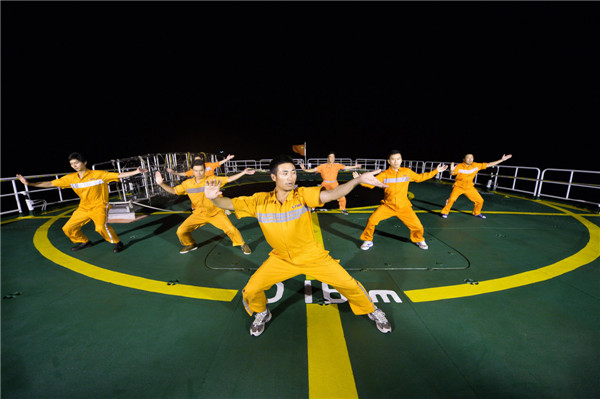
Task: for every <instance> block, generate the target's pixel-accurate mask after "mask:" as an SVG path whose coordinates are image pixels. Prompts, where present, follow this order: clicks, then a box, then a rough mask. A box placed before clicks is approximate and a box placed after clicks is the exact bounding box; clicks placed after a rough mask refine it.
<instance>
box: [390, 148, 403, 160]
mask: <svg viewBox="0 0 600 399" xmlns="http://www.w3.org/2000/svg"><path fill="white" fill-rule="evenodd" d="M396 154H400V150H392V151H390V154H389V155H388V159H389V158H391V157H392V155H396Z"/></svg>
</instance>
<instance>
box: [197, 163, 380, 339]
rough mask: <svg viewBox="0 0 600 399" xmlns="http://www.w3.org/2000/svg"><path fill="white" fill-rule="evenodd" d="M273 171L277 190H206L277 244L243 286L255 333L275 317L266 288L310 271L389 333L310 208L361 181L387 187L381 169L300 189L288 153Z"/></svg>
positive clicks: (211, 186)
mask: <svg viewBox="0 0 600 399" xmlns="http://www.w3.org/2000/svg"><path fill="white" fill-rule="evenodd" d="M270 171H271V179H273V181H274V182H275V190H273V191H271V192H261V193H255V194H254V195H252V196H248V197H245V196H244V197H236V198H227V197H222V196H220V195H221V191H220V189H219V185H220V184H219V182H218V181H207V183H206V187H205V191H204V194H205V195H206V198H208V199H210V200H211V201H213V203H214V204H215V205H216V206H218V207H220V208H223V209H228V210H230V211H235V214H236V215H237V217H238V218H242V217H247V216H252V217H255V218H257V219H258V223H259V225H260V228H261V230H262V232H263V234H264V235H265V239H266V240H267V242H268V243H269V245H271V247H272V248H273V251H271V253H270V254H269V255H270V256H269V258H267V260H266V261H265V262H264V263H263V264H262V265H261V266H260V268H258V270H257V271H256V272H255V273H254V274H253V275H252V277H251V278H250V280H249V281H248V283H247V284H246V286H245V287H244V289H243V301H244V306H245V307H246V311H247V312H248V313H249V314H250V315H252V314H254V313H255V317H254V322H253V323H252V325H251V327H250V334H251V335H254V336H258V335H260V334H262V332H263V331H264V329H265V324H266V323H267V322H268V321H269V320H271V313H270V312H269V309H268V308H267V298H266V295H265V290H268V289H269V288H271V287H272V286H273V285H274V284H276V283H278V282H281V281H284V280H287V279H289V278H292V277H294V276H297V275H299V274H307V275H310V276H312V277H314V278H315V279H317V280H319V281H321V282H324V283H326V284H328V285H330V286H332V287H334V288H335V289H336V290H337V291H338V292H339V293H340V294H342V295H343V296H344V297H346V298H347V299H348V302H349V304H350V307H351V309H352V311H353V312H354V314H356V315H364V314H366V315H368V316H369V318H370V319H371V320H374V321H375V323H376V325H377V328H378V329H379V331H381V332H383V333H387V332H390V331H392V326H391V324H390V323H389V322H388V320H387V319H386V317H385V313H383V311H381V310H380V309H377V307H376V306H375V305H374V304H373V301H372V300H371V297H370V296H369V294H368V292H367V291H366V290H365V288H364V287H363V286H362V284H361V283H359V282H358V281H356V280H355V279H354V278H352V276H350V274H348V272H347V271H346V270H345V269H344V268H343V267H342V266H341V265H340V264H339V262H337V261H335V260H334V259H333V258H332V257H331V256H329V252H328V251H326V250H324V249H323V248H321V247H320V246H319V244H318V243H317V241H316V240H315V237H314V233H313V226H312V219H311V213H310V208H315V207H321V206H323V204H325V203H326V202H329V201H334V200H337V199H338V198H340V197H343V196H344V195H347V194H348V193H350V191H352V189H354V187H356V186H357V185H359V184H361V183H366V184H371V185H374V186H378V187H386V186H385V185H384V184H383V183H381V182H380V181H378V180H377V179H375V178H374V177H373V175H374V174H377V173H379V171H375V172H371V173H365V174H363V175H361V176H360V177H358V178H356V179H353V180H351V181H349V182H347V183H344V184H342V185H340V186H338V187H336V188H335V189H333V190H323V188H322V187H295V184H296V168H295V166H294V163H293V161H292V159H291V158H290V157H288V156H280V157H277V158H275V159H273V160H272V161H271V164H270Z"/></svg>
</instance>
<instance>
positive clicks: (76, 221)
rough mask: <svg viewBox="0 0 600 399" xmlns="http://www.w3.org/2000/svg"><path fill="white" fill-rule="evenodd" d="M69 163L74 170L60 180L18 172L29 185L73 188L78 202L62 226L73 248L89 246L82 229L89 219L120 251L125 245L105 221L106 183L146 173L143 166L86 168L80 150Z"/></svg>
mask: <svg viewBox="0 0 600 399" xmlns="http://www.w3.org/2000/svg"><path fill="white" fill-rule="evenodd" d="M69 163H70V165H71V167H72V168H73V169H74V170H75V173H70V174H68V175H65V176H63V177H61V178H60V179H56V180H51V181H44V182H37V183H32V182H29V181H28V180H27V179H25V178H24V177H23V176H21V175H17V177H18V178H19V180H20V181H21V183H23V184H24V185H26V186H32V187H47V188H48V187H60V188H72V189H73V191H75V194H77V195H78V196H79V197H80V198H81V201H80V202H79V207H78V208H77V209H76V210H75V212H73V215H72V216H71V218H70V219H69V220H68V221H67V223H66V224H65V225H64V226H63V231H64V233H65V234H66V235H67V237H69V239H70V240H71V241H72V242H73V243H75V244H77V245H75V246H74V247H73V248H71V249H72V250H73V251H79V250H80V249H84V248H87V247H90V246H92V243H91V241H90V240H89V239H88V238H87V237H86V236H85V234H83V233H82V232H81V228H82V227H83V225H85V224H86V223H88V222H89V221H90V220H92V221H93V222H94V225H95V228H96V232H98V234H100V235H101V236H102V238H104V239H105V240H106V241H108V242H110V243H112V244H114V248H113V252H114V253H117V252H120V251H122V250H123V248H124V246H123V243H122V242H121V240H120V239H119V237H118V236H117V234H116V233H115V231H114V230H113V228H112V227H111V226H109V225H108V224H107V215H108V209H109V207H110V204H109V202H108V183H111V182H113V181H118V180H119V179H122V178H125V177H130V176H134V175H137V174H139V173H144V172H147V170H146V169H141V168H137V169H136V170H134V171H131V172H125V173H113V172H106V171H103V170H92V169H88V168H87V160H86V159H85V158H84V157H83V156H82V155H81V154H79V153H76V152H74V153H72V154H70V155H69Z"/></svg>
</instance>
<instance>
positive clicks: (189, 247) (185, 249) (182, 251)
mask: <svg viewBox="0 0 600 399" xmlns="http://www.w3.org/2000/svg"><path fill="white" fill-rule="evenodd" d="M196 249H198V246H197V245H196V244H194V245H186V246H185V247H183V248H181V249H180V250H179V253H180V254H187V253H188V252H190V251H195V250H196Z"/></svg>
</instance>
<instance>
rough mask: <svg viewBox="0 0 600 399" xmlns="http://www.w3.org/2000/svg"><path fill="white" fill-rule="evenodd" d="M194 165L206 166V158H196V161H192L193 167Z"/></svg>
mask: <svg viewBox="0 0 600 399" xmlns="http://www.w3.org/2000/svg"><path fill="white" fill-rule="evenodd" d="M194 166H202V167H204V159H194V161H193V162H192V168H193V167H194Z"/></svg>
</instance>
